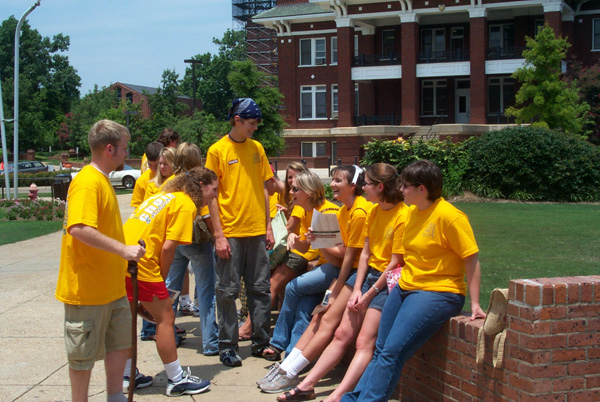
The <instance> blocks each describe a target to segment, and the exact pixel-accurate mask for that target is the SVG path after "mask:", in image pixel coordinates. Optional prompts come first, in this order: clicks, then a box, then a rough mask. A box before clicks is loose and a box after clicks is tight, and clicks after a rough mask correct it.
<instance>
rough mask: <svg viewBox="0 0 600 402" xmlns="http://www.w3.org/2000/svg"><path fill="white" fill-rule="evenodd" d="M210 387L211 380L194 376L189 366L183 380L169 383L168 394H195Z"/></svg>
mask: <svg viewBox="0 0 600 402" xmlns="http://www.w3.org/2000/svg"><path fill="white" fill-rule="evenodd" d="M209 387H210V381H208V380H203V379H201V378H199V377H196V376H193V375H192V373H191V372H190V368H189V367H188V369H187V371H184V372H183V376H182V377H181V380H179V381H177V382H173V381H171V380H169V381H168V383H167V396H181V395H195V394H199V393H201V392H204V391H206V390H207V389H208V388H209Z"/></svg>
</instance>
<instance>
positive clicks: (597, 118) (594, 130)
mask: <svg viewBox="0 0 600 402" xmlns="http://www.w3.org/2000/svg"><path fill="white" fill-rule="evenodd" d="M569 72H570V78H571V79H574V80H577V82H578V83H579V96H581V98H582V99H583V100H584V101H585V102H586V103H587V104H588V105H590V110H589V113H588V117H589V122H588V124H587V126H586V128H587V129H588V130H589V132H590V135H589V137H588V140H589V141H590V142H591V143H593V144H597V145H600V63H596V64H594V65H593V66H589V67H584V66H583V65H581V63H579V62H577V61H575V62H574V63H573V67H572V68H571V69H570V71H569Z"/></svg>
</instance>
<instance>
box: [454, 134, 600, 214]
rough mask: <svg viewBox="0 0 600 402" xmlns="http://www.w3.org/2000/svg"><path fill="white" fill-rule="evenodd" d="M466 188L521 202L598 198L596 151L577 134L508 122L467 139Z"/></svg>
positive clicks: (598, 156)
mask: <svg viewBox="0 0 600 402" xmlns="http://www.w3.org/2000/svg"><path fill="white" fill-rule="evenodd" d="M466 150H467V152H468V153H469V154H470V156H469V159H470V163H469V166H468V168H467V170H466V175H465V182H466V188H467V189H469V190H471V191H473V192H474V193H476V194H478V195H481V196H496V197H498V196H499V197H504V198H510V199H516V200H521V201H541V200H545V201H571V202H577V201H597V200H600V151H599V149H598V148H597V147H596V146H594V145H591V144H589V143H588V142H586V141H583V140H581V139H578V138H575V137H572V136H568V135H565V134H561V133H557V132H553V131H549V130H547V129H541V128H533V127H512V128H505V129H502V130H499V131H493V132H489V133H486V134H485V135H483V136H482V137H480V138H477V139H474V140H473V141H469V142H468V143H467V144H466Z"/></svg>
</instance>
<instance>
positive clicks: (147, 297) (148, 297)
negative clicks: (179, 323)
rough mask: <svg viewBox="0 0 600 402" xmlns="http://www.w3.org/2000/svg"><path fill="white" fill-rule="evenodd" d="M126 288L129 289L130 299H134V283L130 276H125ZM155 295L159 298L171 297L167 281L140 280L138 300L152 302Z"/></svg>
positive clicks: (128, 296)
mask: <svg viewBox="0 0 600 402" xmlns="http://www.w3.org/2000/svg"><path fill="white" fill-rule="evenodd" d="M125 290H126V291H127V298H128V299H129V301H130V302H131V301H133V285H132V284H131V278H130V277H128V276H126V277H125ZM154 295H156V297H158V300H164V299H168V298H169V291H168V290H167V285H165V281H160V282H144V281H138V301H145V302H151V301H152V300H153V299H154Z"/></svg>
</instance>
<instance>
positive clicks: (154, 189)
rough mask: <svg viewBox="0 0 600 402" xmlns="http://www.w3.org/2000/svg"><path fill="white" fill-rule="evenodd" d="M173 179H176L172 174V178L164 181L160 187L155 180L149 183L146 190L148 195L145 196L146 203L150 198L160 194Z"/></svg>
mask: <svg viewBox="0 0 600 402" xmlns="http://www.w3.org/2000/svg"><path fill="white" fill-rule="evenodd" d="M173 177H175V175H174V174H172V175H171V176H169V177H167V178H166V179H165V181H163V183H162V184H161V185H160V187H157V186H156V183H155V182H154V180H152V181H150V182H148V187H147V188H146V194H145V195H144V201H146V200H147V199H148V198H150V197H152V196H154V195H156V194H158V193H160V192H161V189H162V188H163V186H164V185H165V183H166V182H168V181H169V180H171V179H172V178H173Z"/></svg>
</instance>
